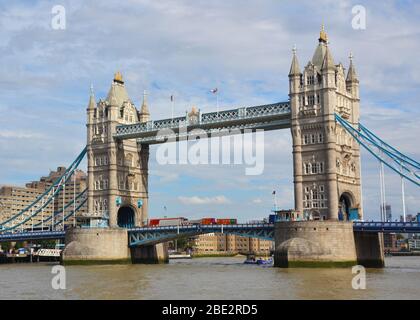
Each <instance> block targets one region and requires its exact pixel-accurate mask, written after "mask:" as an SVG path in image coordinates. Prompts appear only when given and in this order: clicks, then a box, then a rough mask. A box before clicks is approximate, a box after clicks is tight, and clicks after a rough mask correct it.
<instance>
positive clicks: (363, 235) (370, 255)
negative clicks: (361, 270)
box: [354, 231, 385, 268]
mask: <svg viewBox="0 0 420 320" xmlns="http://www.w3.org/2000/svg"><path fill="white" fill-rule="evenodd" d="M354 240H355V243H356V253H357V261H358V264H360V265H362V266H364V267H367V268H383V267H384V266H385V255H384V234H383V233H378V232H360V231H355V232H354Z"/></svg>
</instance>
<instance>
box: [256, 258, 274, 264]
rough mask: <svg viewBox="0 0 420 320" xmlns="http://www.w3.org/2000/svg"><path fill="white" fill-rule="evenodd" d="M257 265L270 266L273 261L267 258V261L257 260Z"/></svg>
mask: <svg viewBox="0 0 420 320" xmlns="http://www.w3.org/2000/svg"><path fill="white" fill-rule="evenodd" d="M257 264H258V265H272V264H273V259H272V258H269V259H258V260H257Z"/></svg>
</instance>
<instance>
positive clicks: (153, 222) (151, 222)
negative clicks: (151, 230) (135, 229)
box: [149, 219, 160, 227]
mask: <svg viewBox="0 0 420 320" xmlns="http://www.w3.org/2000/svg"><path fill="white" fill-rule="evenodd" d="M159 221H160V219H150V220H149V226H150V227H155V226H158V225H159Z"/></svg>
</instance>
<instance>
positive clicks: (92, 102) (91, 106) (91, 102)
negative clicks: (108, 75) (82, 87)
mask: <svg viewBox="0 0 420 320" xmlns="http://www.w3.org/2000/svg"><path fill="white" fill-rule="evenodd" d="M95 106H96V103H95V94H94V92H93V84H91V85H90V97H89V104H88V109H94V108H95Z"/></svg>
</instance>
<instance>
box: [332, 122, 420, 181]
mask: <svg viewBox="0 0 420 320" xmlns="http://www.w3.org/2000/svg"><path fill="white" fill-rule="evenodd" d="M335 119H336V121H337V122H338V123H339V124H341V125H342V126H343V128H344V129H346V130H347V132H348V133H349V134H350V135H351V136H352V137H353V138H354V139H355V140H356V141H357V142H358V143H359V144H360V145H362V146H363V147H364V148H365V149H366V150H367V151H369V153H370V154H372V155H373V156H374V157H375V158H376V159H378V160H379V161H380V162H382V163H383V164H385V165H386V166H387V167H388V168H390V169H391V170H392V171H394V172H395V173H397V174H398V175H400V176H401V177H404V178H405V179H407V180H408V181H410V182H412V183H414V184H415V185H417V186H418V187H420V175H418V174H417V173H416V172H415V170H416V169H418V168H419V166H418V162H417V161H415V160H413V159H411V158H409V157H407V156H405V155H403V154H402V153H401V152H399V151H394V150H396V149H394V148H392V147H391V148H392V149H391V148H389V147H387V146H386V145H385V144H383V143H382V140H380V141H377V140H376V136H375V137H374V136H373V134H372V133H370V131H369V132H368V133H367V134H366V131H365V130H364V129H361V127H360V124H359V129H356V128H354V127H353V125H352V124H350V123H349V122H347V121H346V120H344V119H343V118H341V117H340V116H339V115H338V114H336V115H335ZM363 128H364V127H363ZM378 139H379V138H378ZM384 156H387V157H388V158H389V161H386V160H385V159H384V158H383V157H384ZM410 167H413V169H410Z"/></svg>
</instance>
